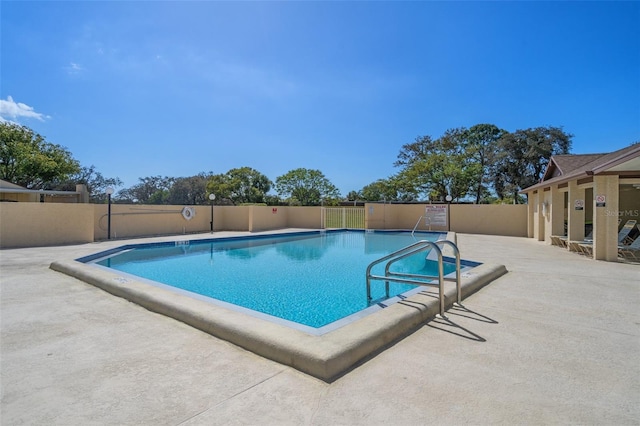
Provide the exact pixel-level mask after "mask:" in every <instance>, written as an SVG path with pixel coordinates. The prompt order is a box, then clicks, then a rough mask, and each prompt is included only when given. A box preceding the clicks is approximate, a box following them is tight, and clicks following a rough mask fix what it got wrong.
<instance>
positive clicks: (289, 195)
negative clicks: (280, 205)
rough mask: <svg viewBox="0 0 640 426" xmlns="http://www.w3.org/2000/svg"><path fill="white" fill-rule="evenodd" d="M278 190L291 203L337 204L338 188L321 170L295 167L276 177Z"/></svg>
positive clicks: (310, 204) (304, 204) (306, 204)
mask: <svg viewBox="0 0 640 426" xmlns="http://www.w3.org/2000/svg"><path fill="white" fill-rule="evenodd" d="M276 191H277V192H278V195H280V197H282V198H285V199H288V200H289V203H290V204H291V205H301V206H319V205H337V204H338V202H339V198H340V193H339V191H338V189H337V188H336V187H335V186H334V185H333V184H332V183H331V182H330V181H329V180H328V179H327V178H326V177H325V176H324V174H322V172H321V171H320V170H310V169H303V168H300V169H295V170H291V171H289V172H287V173H286V174H284V175H282V176H279V177H278V178H277V179H276Z"/></svg>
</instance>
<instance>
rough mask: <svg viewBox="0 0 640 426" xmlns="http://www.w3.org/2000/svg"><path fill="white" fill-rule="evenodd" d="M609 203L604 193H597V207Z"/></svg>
mask: <svg viewBox="0 0 640 426" xmlns="http://www.w3.org/2000/svg"><path fill="white" fill-rule="evenodd" d="M606 205H607V197H606V196H605V195H604V194H599V195H596V207H605V206H606Z"/></svg>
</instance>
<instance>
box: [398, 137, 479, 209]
mask: <svg viewBox="0 0 640 426" xmlns="http://www.w3.org/2000/svg"><path fill="white" fill-rule="evenodd" d="M466 137H467V130H466V129H464V128H460V129H450V130H447V131H446V132H445V134H444V135H442V136H441V137H440V138H438V139H436V140H435V141H434V140H433V139H431V137H430V136H421V137H420V136H419V137H417V138H416V140H415V141H414V142H413V143H410V144H405V145H403V146H402V149H401V151H400V154H398V160H397V161H396V162H395V164H394V165H395V166H397V167H398V166H401V167H403V169H402V170H401V171H400V173H398V175H397V176H396V182H397V188H403V189H404V191H403V192H405V193H406V194H411V193H412V192H413V193H416V194H418V195H419V194H422V195H425V196H427V197H428V198H429V199H430V200H438V201H444V199H445V197H446V196H447V195H451V197H453V198H454V199H459V198H462V197H464V196H465V195H467V193H468V192H469V191H470V189H471V187H472V185H473V182H474V178H476V177H477V176H478V175H479V170H478V169H479V165H478V164H477V163H476V162H474V161H472V159H471V155H470V154H469V153H468V152H467V151H466V150H465V145H466V144H465V138H466Z"/></svg>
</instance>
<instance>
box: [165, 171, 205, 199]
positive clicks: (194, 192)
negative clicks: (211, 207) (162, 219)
mask: <svg viewBox="0 0 640 426" xmlns="http://www.w3.org/2000/svg"><path fill="white" fill-rule="evenodd" d="M208 181H209V176H208V175H206V174H204V173H200V174H198V175H195V176H190V177H185V178H177V179H176V180H175V181H174V182H173V185H171V188H170V189H169V193H168V195H167V203H168V204H173V205H185V204H186V205H202V204H207V203H208V202H209V199H208V198H207V182H208Z"/></svg>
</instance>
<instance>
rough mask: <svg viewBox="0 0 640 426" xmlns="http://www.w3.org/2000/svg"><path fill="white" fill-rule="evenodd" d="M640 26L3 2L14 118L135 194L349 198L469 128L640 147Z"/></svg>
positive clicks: (446, 13)
mask: <svg viewBox="0 0 640 426" xmlns="http://www.w3.org/2000/svg"><path fill="white" fill-rule="evenodd" d="M639 22H640V3H639V2H285V1H280V2H206V1H202V2H153V1H148V2H135V1H129V2H127V1H121V2H56V1H47V2H33V1H30V2H12V1H3V2H2V3H1V5H0V24H1V29H0V31H1V34H0V39H1V65H0V66H1V69H0V70H1V75H0V98H1V99H2V100H1V105H0V116H1V117H2V119H3V120H9V121H13V122H17V123H20V124H23V125H26V126H28V127H30V128H32V129H33V130H35V131H37V132H38V133H40V134H41V135H43V136H44V137H45V138H46V139H47V141H49V142H52V143H56V144H60V145H62V146H65V147H66V148H67V149H69V151H71V153H72V154H73V156H74V157H75V158H76V159H78V160H79V161H80V163H81V164H82V165H84V166H90V165H95V166H96V168H97V170H98V171H99V172H101V173H102V174H103V175H104V176H107V177H116V176H117V177H119V178H120V179H122V180H123V182H124V186H125V187H129V186H132V185H134V184H136V183H137V182H138V178H140V177H147V176H156V175H163V176H172V177H183V176H192V175H195V174H197V173H199V172H209V171H211V172H213V173H224V172H226V171H227V170H229V169H231V168H235V167H243V166H249V167H253V168H254V169H256V170H258V171H260V172H262V173H263V174H265V175H266V176H267V177H269V178H270V179H271V180H273V181H275V179H276V178H277V177H278V176H280V175H283V174H285V173H286V172H288V171H289V170H292V169H295V168H299V167H304V168H309V169H319V170H321V171H322V172H323V173H324V174H325V176H326V177H327V178H328V179H329V180H330V181H331V182H333V183H334V184H335V185H336V186H337V187H338V188H339V189H340V190H341V192H342V194H343V195H346V193H347V192H348V191H350V190H359V189H361V188H362V187H363V186H365V185H367V184H369V183H371V182H374V181H375V180H377V179H381V178H387V177H389V176H391V175H392V174H394V173H396V172H397V171H398V170H397V169H396V168H394V167H393V162H394V161H395V160H396V157H397V155H398V153H399V151H400V148H401V147H402V145H403V144H406V143H410V142H412V141H413V140H414V139H415V138H416V136H419V135H420V136H421V135H430V136H432V137H434V138H435V137H438V136H440V135H442V133H443V132H444V131H445V130H447V129H449V128H454V127H462V126H464V127H470V126H473V125H475V124H479V123H492V124H495V125H497V126H499V127H501V128H503V129H505V130H508V131H515V130H517V129H525V128H529V127H537V126H547V125H551V126H563V127H564V129H565V131H567V132H569V133H572V134H574V135H575V136H574V140H573V152H574V153H589V152H607V151H613V150H616V149H619V148H623V147H625V146H628V145H629V144H630V143H632V142H635V141H638V140H640V25H639ZM120 189H121V188H120Z"/></svg>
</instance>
